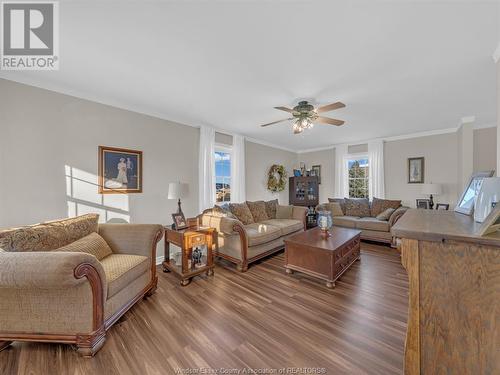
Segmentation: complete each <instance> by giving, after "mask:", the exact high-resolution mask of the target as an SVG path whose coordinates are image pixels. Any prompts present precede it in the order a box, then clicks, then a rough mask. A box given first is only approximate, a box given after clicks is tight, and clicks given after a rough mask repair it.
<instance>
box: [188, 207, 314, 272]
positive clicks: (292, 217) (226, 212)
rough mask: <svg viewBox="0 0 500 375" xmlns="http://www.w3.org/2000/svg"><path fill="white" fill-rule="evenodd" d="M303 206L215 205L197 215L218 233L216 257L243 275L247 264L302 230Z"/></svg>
mask: <svg viewBox="0 0 500 375" xmlns="http://www.w3.org/2000/svg"><path fill="white" fill-rule="evenodd" d="M306 214H307V208H306V207H298V206H280V205H279V204H278V200H277V199H276V200H273V201H268V202H264V201H257V202H248V201H247V202H244V203H238V204H233V203H231V204H228V205H223V206H215V207H214V208H210V209H207V210H205V211H204V212H203V213H202V214H201V215H199V216H198V221H199V223H200V224H201V225H203V226H210V227H214V228H216V229H217V232H218V250H217V253H216V255H217V256H219V257H221V258H224V259H226V260H228V261H230V262H232V263H235V264H236V265H237V268H238V270H239V271H242V272H245V271H246V270H247V269H248V265H249V264H250V263H252V262H254V261H256V260H258V259H261V258H263V257H265V256H267V255H270V254H272V253H274V252H276V251H279V250H282V249H283V247H284V239H285V238H287V237H289V236H291V235H293V234H295V233H299V232H302V231H304V230H305V226H306Z"/></svg>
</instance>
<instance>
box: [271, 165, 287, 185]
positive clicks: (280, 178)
mask: <svg viewBox="0 0 500 375" xmlns="http://www.w3.org/2000/svg"><path fill="white" fill-rule="evenodd" d="M286 178H287V174H286V170H285V167H284V166H282V165H278V164H274V165H273V166H272V167H271V168H269V173H268V174H267V189H268V190H270V191H272V192H278V191H283V190H285V186H286Z"/></svg>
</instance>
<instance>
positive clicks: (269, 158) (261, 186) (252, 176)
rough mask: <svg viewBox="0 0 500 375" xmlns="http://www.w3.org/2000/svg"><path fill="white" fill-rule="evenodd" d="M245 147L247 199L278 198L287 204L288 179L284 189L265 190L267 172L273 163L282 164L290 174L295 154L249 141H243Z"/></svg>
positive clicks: (294, 162)
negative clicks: (273, 191) (278, 190)
mask: <svg viewBox="0 0 500 375" xmlns="http://www.w3.org/2000/svg"><path fill="white" fill-rule="evenodd" d="M245 149H246V153H245V164H246V194H247V200H249V201H254V200H260V199H264V200H269V199H275V198H278V200H279V202H280V204H288V181H287V185H286V188H285V190H284V191H282V192H280V193H272V192H270V191H269V190H267V172H268V170H269V168H270V167H271V166H272V165H273V164H282V165H284V166H285V168H286V170H287V172H288V175H289V176H291V175H292V171H293V167H294V165H295V164H296V163H297V154H296V153H294V152H290V151H284V150H281V149H277V148H273V147H269V146H264V145H261V144H258V143H253V142H249V141H246V142H245Z"/></svg>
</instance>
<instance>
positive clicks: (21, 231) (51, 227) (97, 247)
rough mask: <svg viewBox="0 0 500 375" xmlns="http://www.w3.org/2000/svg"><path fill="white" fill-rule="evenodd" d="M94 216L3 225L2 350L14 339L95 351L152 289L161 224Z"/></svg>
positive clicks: (0, 237)
mask: <svg viewBox="0 0 500 375" xmlns="http://www.w3.org/2000/svg"><path fill="white" fill-rule="evenodd" d="M98 217H99V216H98V215H96V214H88V215H83V216H80V217H76V218H71V219H65V220H59V221H52V222H46V223H42V224H37V225H33V226H28V227H22V228H15V229H7V230H3V231H0V350H2V349H5V348H6V347H8V346H9V345H10V343H11V342H12V341H42V342H59V343H66V344H75V345H76V347H77V349H78V352H79V353H80V354H82V355H84V356H93V355H94V354H95V353H96V352H97V351H98V350H99V349H100V348H101V347H102V346H103V344H104V341H105V337H106V331H107V330H108V329H109V328H110V327H111V326H112V325H113V324H114V323H115V322H116V321H117V320H118V319H119V318H120V317H121V316H122V315H123V314H125V312H127V310H128V309H130V308H131V307H132V306H133V305H134V304H135V303H136V302H137V301H139V300H140V299H141V298H142V297H144V296H145V295H150V294H152V293H153V292H154V291H155V289H156V284H157V281H158V277H157V276H156V264H155V263H156V255H155V254H156V245H157V243H158V241H159V240H160V239H161V237H162V236H163V227H162V226H161V225H154V224H98Z"/></svg>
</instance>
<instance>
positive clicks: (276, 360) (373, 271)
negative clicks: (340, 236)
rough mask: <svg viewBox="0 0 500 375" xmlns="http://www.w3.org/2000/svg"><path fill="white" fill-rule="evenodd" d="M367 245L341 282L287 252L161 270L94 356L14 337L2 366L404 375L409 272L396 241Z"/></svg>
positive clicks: (47, 370)
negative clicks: (201, 268) (200, 269)
mask: <svg viewBox="0 0 500 375" xmlns="http://www.w3.org/2000/svg"><path fill="white" fill-rule="evenodd" d="M361 248H362V252H361V261H360V262H356V263H355V264H354V265H353V266H352V268H351V269H350V270H349V271H347V272H346V273H345V274H344V275H343V276H342V277H341V278H340V279H339V280H338V282H337V286H336V288H335V289H328V288H326V287H325V285H324V282H322V281H319V280H315V279H313V278H311V277H308V276H306V275H302V274H300V273H294V274H293V275H287V274H286V273H285V270H284V268H283V260H284V259H283V253H279V254H278V255H276V256H274V257H271V258H268V259H265V260H263V261H261V262H260V263H258V264H255V265H253V266H251V267H250V268H249V270H248V272H246V273H244V274H242V273H239V272H237V271H236V270H235V268H234V266H233V265H230V264H228V263H224V262H218V265H217V267H216V269H215V277H211V278H206V277H205V276H204V277H203V278H196V279H195V280H194V281H193V283H191V285H189V286H187V287H181V286H180V285H179V280H178V279H176V278H175V277H174V276H173V275H172V274H165V273H163V272H161V271H159V276H160V281H159V285H158V290H157V292H156V293H155V294H154V295H153V296H152V297H150V298H148V299H145V300H143V301H141V302H140V303H138V304H137V305H136V306H135V307H133V308H132V309H131V310H130V311H129V312H128V313H127V314H125V316H124V317H123V318H122V319H121V320H120V321H119V322H118V323H117V324H116V325H115V326H114V327H112V328H111V329H110V331H109V332H108V334H107V340H106V343H105V345H104V348H103V349H102V350H101V351H100V352H99V353H97V355H96V356H95V357H94V358H92V359H85V358H81V357H79V356H78V355H77V353H76V352H74V351H73V350H72V349H71V347H70V346H68V345H55V344H42V343H19V342H16V343H14V344H13V345H12V346H11V347H10V348H8V349H6V350H4V351H3V352H1V353H0V373H1V374H9V375H12V374H106V375H111V374H122V375H123V374H140V375H146V374H174V373H175V370H176V369H185V368H213V369H221V368H226V369H243V368H258V369H262V368H270V369H281V368H283V367H285V368H291V367H314V368H320V369H321V368H324V369H325V370H324V371H323V372H321V370H320V372H319V373H326V374H401V373H402V368H403V349H404V338H405V332H406V320H407V305H408V280H407V276H406V272H405V270H404V269H403V267H402V266H401V263H400V257H399V253H398V252H397V251H396V250H394V249H391V248H389V247H384V246H378V245H373V244H367V243H362V245H361ZM20 318H21V317H20ZM206 373H208V372H206ZM228 373H229V372H228ZM233 373H237V372H233ZM276 373H277V372H276ZM285 373H286V372H285Z"/></svg>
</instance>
